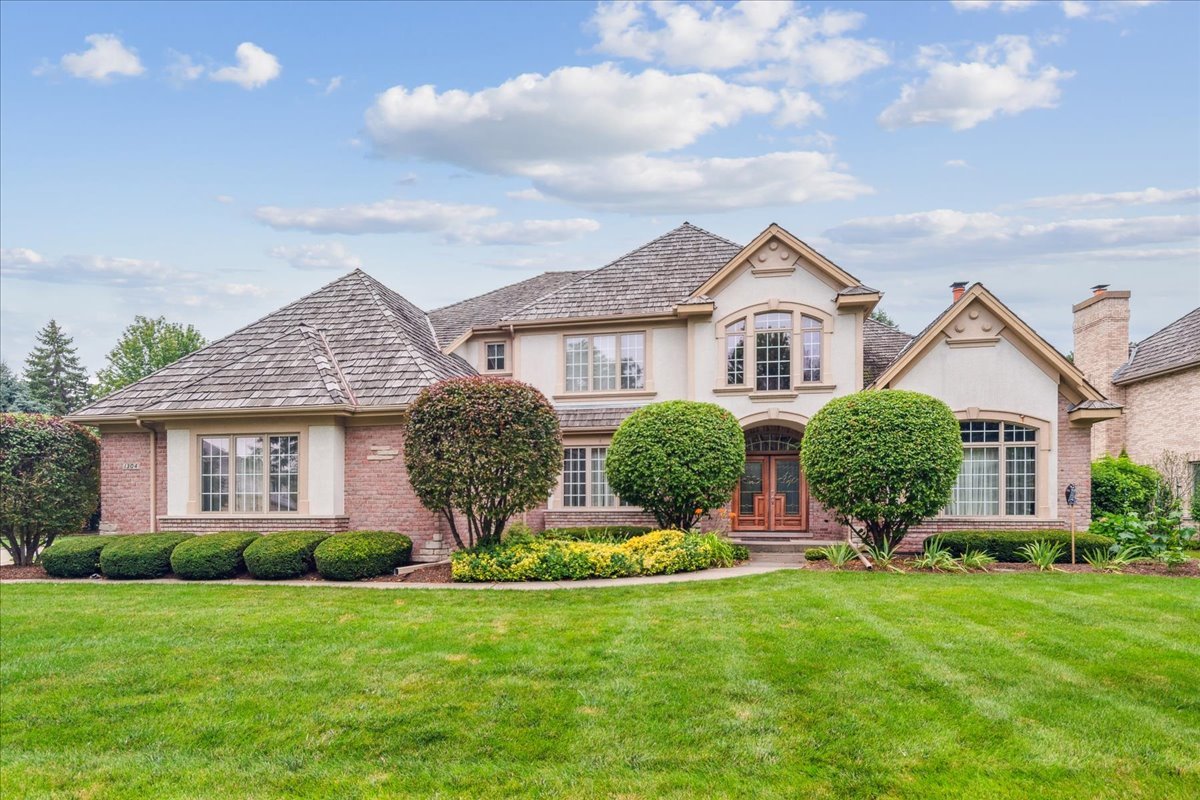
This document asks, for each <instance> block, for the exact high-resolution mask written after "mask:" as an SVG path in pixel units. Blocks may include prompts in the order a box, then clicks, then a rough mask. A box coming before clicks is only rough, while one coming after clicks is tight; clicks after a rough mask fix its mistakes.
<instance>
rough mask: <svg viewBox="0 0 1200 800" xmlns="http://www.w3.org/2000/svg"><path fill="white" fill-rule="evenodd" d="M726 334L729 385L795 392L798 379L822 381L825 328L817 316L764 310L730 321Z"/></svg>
mask: <svg viewBox="0 0 1200 800" xmlns="http://www.w3.org/2000/svg"><path fill="white" fill-rule="evenodd" d="M796 317H799V320H800V327H799V328H798V329H797V328H796V327H795V320H796ZM724 333H725V386H727V387H736V386H745V387H747V388H753V389H754V391H759V392H767V391H787V390H790V389H792V388H793V386H794V385H795V384H796V383H797V380H796V376H799V381H798V382H799V383H820V382H821V377H822V372H821V370H822V355H823V347H824V339H823V337H824V326H823V324H822V322H821V320H819V319H817V318H816V317H810V316H807V315H803V314H793V313H792V312H791V311H764V312H761V313H758V314H753V315H750V316H747V317H744V318H742V319H738V320H735V321H733V322H730V323H729V324H727V325H726V326H725V330H724ZM797 337H799V344H800V346H799V347H798V348H797V347H794V346H793V345H794V344H795V342H794V341H793V340H794V339H796V338H797ZM748 376H753V383H750V382H749V381H748Z"/></svg>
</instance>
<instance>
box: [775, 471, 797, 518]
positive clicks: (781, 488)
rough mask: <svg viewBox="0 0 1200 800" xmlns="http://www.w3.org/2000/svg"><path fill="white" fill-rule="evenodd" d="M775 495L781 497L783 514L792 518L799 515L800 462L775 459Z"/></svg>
mask: <svg viewBox="0 0 1200 800" xmlns="http://www.w3.org/2000/svg"><path fill="white" fill-rule="evenodd" d="M775 494H779V495H783V513H784V514H787V515H788V516H789V517H794V516H796V515H798V514H799V513H800V462H799V461H796V460H792V459H783V458H777V459H775Z"/></svg>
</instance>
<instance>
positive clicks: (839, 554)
mask: <svg viewBox="0 0 1200 800" xmlns="http://www.w3.org/2000/svg"><path fill="white" fill-rule="evenodd" d="M821 553H822V556H823V560H825V561H828V562H829V563H830V564H833V565H834V566H835V567H837V568H838V569H841V568H842V567H844V566H846V565H847V564H849V563H850V562H851V561H853V560H854V559H856V558H857V557H858V554H857V553H856V552H855V550H854V548H853V547H851V546H850V545H848V544H846V543H845V542H838V543H837V544H830V545H826V546H825V547H822V548H821Z"/></svg>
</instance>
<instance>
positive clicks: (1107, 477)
mask: <svg viewBox="0 0 1200 800" xmlns="http://www.w3.org/2000/svg"><path fill="white" fill-rule="evenodd" d="M1162 483H1163V479H1162V476H1161V475H1159V474H1158V471H1157V470H1156V469H1154V467H1148V466H1145V465H1143V464H1137V463H1134V462H1133V461H1132V460H1131V459H1130V458H1129V456H1128V455H1126V454H1125V453H1124V452H1122V453H1121V455H1119V456H1118V457H1116V458H1113V457H1112V456H1104V457H1103V458H1101V459H1099V460H1098V461H1094V462H1093V463H1092V517H1093V518H1096V519H1099V518H1100V517H1103V516H1105V515H1108V514H1127V513H1129V512H1136V513H1138V514H1148V513H1150V510H1151V508H1152V507H1153V505H1154V499H1155V497H1156V495H1157V494H1158V492H1159V489H1160V488H1161V486H1162Z"/></svg>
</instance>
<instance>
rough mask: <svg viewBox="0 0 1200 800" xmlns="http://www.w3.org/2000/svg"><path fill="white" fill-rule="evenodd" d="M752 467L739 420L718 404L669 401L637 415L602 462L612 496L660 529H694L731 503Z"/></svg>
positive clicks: (630, 418) (618, 433) (622, 429)
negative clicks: (645, 515)
mask: <svg viewBox="0 0 1200 800" xmlns="http://www.w3.org/2000/svg"><path fill="white" fill-rule="evenodd" d="M745 464H746V440H745V437H744V436H743V434H742V427H741V425H739V424H738V421H737V418H736V417H734V416H733V414H731V413H729V412H728V411H726V410H725V409H723V408H721V407H720V406H718V405H714V404H712V403H696V402H692V401H688V400H671V401H668V402H665V403H653V404H651V405H648V406H643V407H642V408H639V409H638V410H637V411H634V412H633V413H632V414H630V415H629V416H628V417H626V418H625V421H624V422H622V423H621V425H620V427H618V428H617V431H616V433H614V434H613V438H612V444H610V445H609V448H608V456H607V458H606V459H605V462H604V470H605V474H606V475H607V476H608V483H609V485H610V486H611V487H612V490H613V492H615V493H616V494H617V495H618V496H620V497H621V499H622V500H624V501H626V502H628V503H632V504H633V505H636V506H641V507H642V508H643V509H645V510H646V512H647V513H649V514H652V515H654V519H655V520H656V521H657V522H658V524H659V526H660V527H662V528H674V529H676V530H681V531H682V530H688V529H689V528H691V527H692V526H693V525H695V524H696V521H697V520H698V519H700V517H702V516H703V515H704V514H707V513H708V511H709V510H710V509H713V508H717V507H719V506H723V505H724V504H725V503H727V502H729V499H730V498H731V497H733V489H734V486H736V485H737V482H738V479H739V478H741V476H742V472H743V470H744V469H745Z"/></svg>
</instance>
